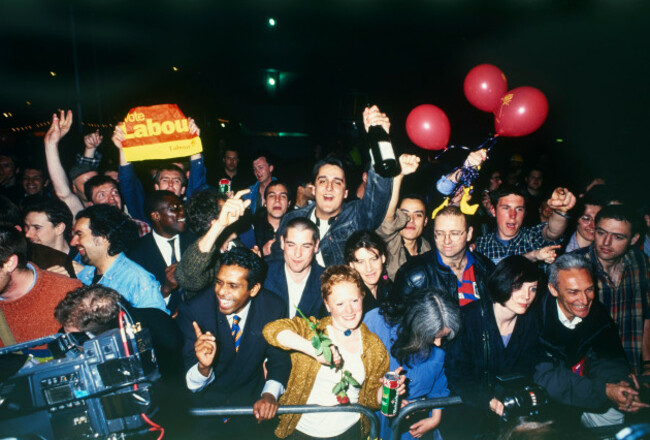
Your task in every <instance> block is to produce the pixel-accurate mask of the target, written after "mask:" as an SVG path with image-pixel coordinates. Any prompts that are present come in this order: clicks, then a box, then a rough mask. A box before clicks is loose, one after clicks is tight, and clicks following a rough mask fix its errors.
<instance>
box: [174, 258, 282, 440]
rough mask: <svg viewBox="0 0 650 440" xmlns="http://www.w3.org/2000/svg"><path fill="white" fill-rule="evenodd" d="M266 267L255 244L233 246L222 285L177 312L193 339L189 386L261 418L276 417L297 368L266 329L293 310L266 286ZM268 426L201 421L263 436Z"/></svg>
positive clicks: (207, 402)
mask: <svg viewBox="0 0 650 440" xmlns="http://www.w3.org/2000/svg"><path fill="white" fill-rule="evenodd" d="M265 266H266V265H265V263H264V261H263V260H262V259H261V258H259V257H258V256H257V255H255V254H254V253H253V252H252V251H250V250H248V249H243V248H235V249H232V250H230V251H228V252H226V253H225V254H224V255H223V257H222V260H221V266H220V268H219V272H218V273H217V276H216V282H215V283H214V285H212V286H210V287H208V288H207V289H205V290H204V291H203V292H202V293H200V294H199V295H198V296H196V297H194V298H193V299H191V300H189V301H188V302H187V303H181V305H180V307H179V313H178V318H177V320H178V325H179V327H180V329H181V331H182V332H183V335H184V337H185V344H184V348H183V358H184V360H185V367H186V369H187V374H186V382H187V387H188V388H189V389H190V391H192V392H194V393H196V394H195V395H196V396H197V400H199V404H200V405H201V406H216V405H219V406H223V405H245V406H251V405H252V406H253V414H254V416H255V418H256V419H257V421H258V422H261V421H263V420H269V419H272V418H273V417H274V416H275V414H276V411H277V408H278V403H277V401H278V398H279V397H280V395H281V394H282V393H283V392H284V389H285V387H286V385H287V381H288V378H289V373H290V371H291V360H290V357H289V354H288V353H287V352H285V351H283V350H280V349H279V348H275V347H272V346H271V345H270V344H269V343H268V342H267V341H266V339H264V336H263V334H262V329H263V328H264V326H265V325H266V324H268V323H269V322H272V321H275V320H276V319H281V318H286V316H287V307H286V305H285V304H284V303H283V302H282V300H281V299H280V298H278V296H277V295H274V294H272V293H270V292H268V291H265V290H264V289H263V287H262V282H263V281H264V276H265V269H266V267H265ZM199 391H201V392H200V393H199ZM226 422H227V423H226ZM199 425H202V426H199ZM266 425H267V424H263V425H261V427H260V425H258V423H255V422H254V421H253V420H252V419H250V418H249V419H247V418H244V417H233V418H230V419H225V420H224V419H221V418H212V419H210V420H206V421H205V422H201V421H199V422H197V423H196V425H195V426H196V427H197V429H199V430H200V431H201V432H202V433H203V434H204V435H205V434H206V433H207V432H210V435H212V436H214V435H217V436H218V438H260V437H262V436H263V435H264V434H267V435H268V434H270V432H261V433H260V432H257V431H258V430H259V429H260V428H261V429H262V430H265V428H266V429H268V428H270V426H266ZM263 438H266V437H263Z"/></svg>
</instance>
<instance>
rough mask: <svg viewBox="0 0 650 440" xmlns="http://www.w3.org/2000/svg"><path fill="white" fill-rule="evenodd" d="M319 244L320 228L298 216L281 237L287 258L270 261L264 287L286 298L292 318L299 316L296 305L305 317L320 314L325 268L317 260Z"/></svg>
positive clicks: (281, 243)
mask: <svg viewBox="0 0 650 440" xmlns="http://www.w3.org/2000/svg"><path fill="white" fill-rule="evenodd" d="M318 244H319V240H318V228H317V227H316V225H315V224H314V222H312V221H311V220H309V219H308V218H305V217H296V218H294V219H292V220H291V221H290V222H289V223H287V227H286V229H285V230H284V234H283V235H282V236H281V237H280V246H281V248H282V252H283V256H284V259H283V260H280V261H273V262H271V263H269V273H268V275H267V277H266V280H265V281H264V288H265V289H267V290H270V291H271V292H273V293H275V294H276V295H278V296H279V297H280V298H282V300H283V301H284V302H285V303H286V304H287V306H288V315H289V318H293V317H294V316H296V313H297V312H296V307H298V308H299V309H300V311H301V312H302V313H303V314H304V315H305V316H315V317H319V312H320V310H321V307H322V305H323V297H322V296H321V291H320V276H321V274H322V273H323V268H322V267H321V266H319V265H318V264H317V263H316V262H315V261H314V256H315V255H316V253H318Z"/></svg>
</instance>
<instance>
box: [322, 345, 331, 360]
mask: <svg viewBox="0 0 650 440" xmlns="http://www.w3.org/2000/svg"><path fill="white" fill-rule="evenodd" d="M323 356H325V361H327V363H328V364H331V363H332V349H331V348H330V347H329V345H323Z"/></svg>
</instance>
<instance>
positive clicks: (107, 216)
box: [77, 204, 138, 256]
mask: <svg viewBox="0 0 650 440" xmlns="http://www.w3.org/2000/svg"><path fill="white" fill-rule="evenodd" d="M81 218H87V219H88V228H89V229H90V232H91V233H92V234H93V236H95V237H104V238H105V239H106V240H107V241H108V243H109V246H108V255H111V256H113V255H117V254H119V253H120V252H123V251H124V250H126V249H127V248H128V247H129V245H130V244H132V243H134V242H135V241H136V240H137V239H138V228H137V226H136V225H135V223H134V222H132V221H131V219H130V218H128V217H127V216H126V214H124V213H123V212H122V211H120V210H119V209H117V208H116V207H115V206H112V205H104V204H101V205H92V206H89V207H88V208H86V209H84V210H82V211H79V212H78V213H77V220H79V219H81Z"/></svg>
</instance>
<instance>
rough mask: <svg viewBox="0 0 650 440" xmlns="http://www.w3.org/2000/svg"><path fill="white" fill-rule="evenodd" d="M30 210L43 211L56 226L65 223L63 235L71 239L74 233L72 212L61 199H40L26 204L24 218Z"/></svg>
mask: <svg viewBox="0 0 650 440" xmlns="http://www.w3.org/2000/svg"><path fill="white" fill-rule="evenodd" d="M30 212H42V213H43V214H45V216H46V217H47V220H48V221H49V222H50V223H52V225H54V226H56V225H58V224H60V223H63V224H64V225H65V231H64V232H63V237H64V238H65V239H66V240H69V239H70V235H71V233H72V212H71V211H70V208H68V205H66V204H65V203H64V202H62V201H61V200H59V199H38V200H35V201H33V202H30V203H28V204H27V205H25V207H24V208H23V219H24V218H25V217H27V214H29V213H30Z"/></svg>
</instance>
